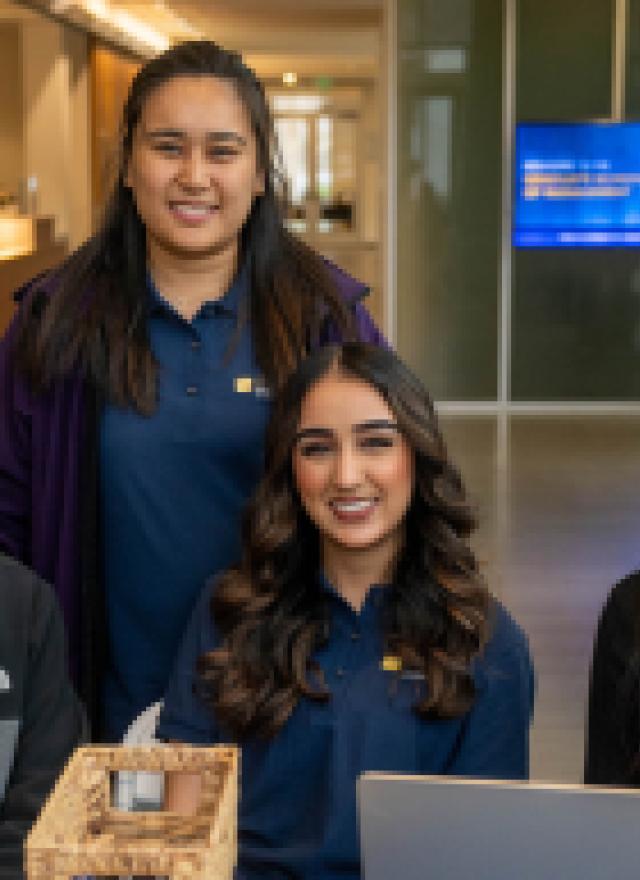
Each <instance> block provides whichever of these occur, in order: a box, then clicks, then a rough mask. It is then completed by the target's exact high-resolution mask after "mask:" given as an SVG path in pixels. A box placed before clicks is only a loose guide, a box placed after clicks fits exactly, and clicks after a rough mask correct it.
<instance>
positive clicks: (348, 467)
mask: <svg viewBox="0 0 640 880" xmlns="http://www.w3.org/2000/svg"><path fill="white" fill-rule="evenodd" d="M333 479H334V482H335V484H336V486H337V487H338V488H340V489H351V488H353V487H355V486H358V485H359V484H360V482H361V480H362V463H361V461H360V456H359V455H358V451H357V449H354V447H353V446H352V445H351V444H349V443H346V444H344V445H343V446H342V447H341V448H340V450H339V451H338V454H337V455H336V458H335V468H334V474H333Z"/></svg>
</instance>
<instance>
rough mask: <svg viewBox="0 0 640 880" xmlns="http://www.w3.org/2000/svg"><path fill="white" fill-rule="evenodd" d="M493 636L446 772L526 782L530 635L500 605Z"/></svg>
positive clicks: (530, 703) (493, 620) (530, 709)
mask: <svg viewBox="0 0 640 880" xmlns="http://www.w3.org/2000/svg"><path fill="white" fill-rule="evenodd" d="M491 624H492V630H493V632H492V635H491V637H490V639H489V641H488V643H487V645H486V647H485V650H484V652H483V654H482V656H481V658H479V659H478V661H477V663H476V669H475V681H476V699H475V703H474V705H473V707H472V708H471V710H470V711H469V713H468V715H467V717H466V718H465V720H464V724H463V728H462V732H461V736H460V740H459V745H458V749H457V752H456V754H455V756H454V759H453V762H452V764H451V766H450V767H449V768H448V769H447V773H449V774H451V775H452V776H480V777H484V778H488V779H527V778H528V776H529V726H530V724H531V717H532V713H533V697H534V675H533V666H532V663H531V657H530V654H529V645H528V642H527V638H526V636H525V634H524V633H523V632H522V630H521V629H520V627H519V626H518V625H517V624H516V623H515V621H514V620H513V618H512V617H511V616H510V615H509V614H508V613H507V611H506V610H505V609H504V608H503V607H502V605H500V604H499V603H497V602H496V603H495V604H494V606H493V614H492V617H491Z"/></svg>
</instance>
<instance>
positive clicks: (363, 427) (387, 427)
mask: <svg viewBox="0 0 640 880" xmlns="http://www.w3.org/2000/svg"><path fill="white" fill-rule="evenodd" d="M353 430H354V431H356V433H361V432H363V431H379V430H383V431H399V430H400V428H399V427H398V425H397V424H396V423H395V422H392V421H391V419H370V420H369V421H368V422H359V423H358V424H357V425H354V426H353Z"/></svg>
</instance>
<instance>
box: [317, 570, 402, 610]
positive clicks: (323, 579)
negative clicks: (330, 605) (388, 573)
mask: <svg viewBox="0 0 640 880" xmlns="http://www.w3.org/2000/svg"><path fill="white" fill-rule="evenodd" d="M318 582H319V584H320V588H321V589H322V591H323V592H324V593H327V595H329V596H330V597H331V598H332V599H334V600H337V601H338V602H341V603H342V604H343V605H346V606H347V607H349V608H351V606H350V605H349V603H348V602H347V601H346V600H345V598H344V596H342V595H341V593H339V592H338V590H337V589H336V588H335V587H334V586H333V584H332V583H331V581H330V580H329V579H328V578H327V576H326V574H325V573H324V572H323V571H321V572H320V574H319V575H318ZM388 588H389V584H371V586H370V587H369V592H368V593H367V596H366V598H365V600H364V603H363V605H362V608H361V609H360V611H361V612H362V610H363V609H364V608H365V606H367V605H368V604H369V603H371V602H372V603H373V604H374V606H375V607H376V608H379V607H380V605H381V603H382V600H383V596H384V594H385V593H386V591H387V590H388Z"/></svg>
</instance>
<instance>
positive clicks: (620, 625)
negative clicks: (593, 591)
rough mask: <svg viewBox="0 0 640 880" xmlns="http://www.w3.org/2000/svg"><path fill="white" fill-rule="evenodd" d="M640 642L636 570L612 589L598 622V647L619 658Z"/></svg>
mask: <svg viewBox="0 0 640 880" xmlns="http://www.w3.org/2000/svg"><path fill="white" fill-rule="evenodd" d="M638 644H640V572H638V571H635V572H633V573H631V574H629V575H627V576H626V577H625V578H623V579H622V580H621V581H619V582H618V583H617V584H615V586H614V587H613V588H612V589H611V591H610V593H609V595H608V596H607V599H606V601H605V603H604V605H603V607H602V610H601V612H600V616H599V619H598V623H597V632H596V647H597V650H598V651H599V652H600V653H602V652H603V651H604V652H609V653H612V654H616V655H618V656H620V657H623V656H626V655H627V654H628V653H629V651H631V650H635V649H636V647H637V645H638Z"/></svg>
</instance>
